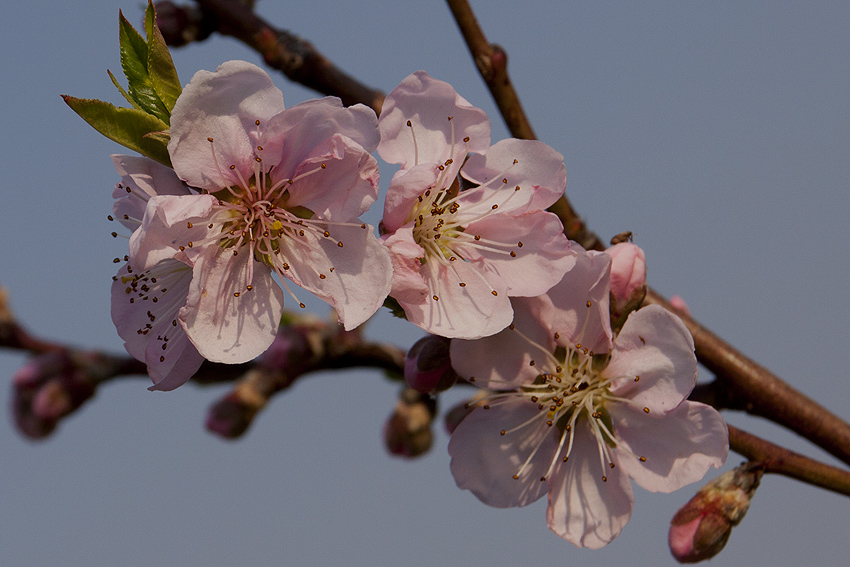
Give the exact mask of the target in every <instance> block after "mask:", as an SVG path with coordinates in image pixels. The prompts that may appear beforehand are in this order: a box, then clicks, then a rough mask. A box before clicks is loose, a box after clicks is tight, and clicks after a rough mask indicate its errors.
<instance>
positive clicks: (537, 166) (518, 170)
mask: <svg viewBox="0 0 850 567" xmlns="http://www.w3.org/2000/svg"><path fill="white" fill-rule="evenodd" d="M461 175H462V176H463V177H465V178H466V179H468V180H470V181H472V182H473V183H475V184H477V185H480V186H481V189H480V190H476V191H475V192H474V193H472V192H471V193H472V194H473V195H474V199H475V202H476V203H480V205H479V206H478V207H474V206H468V207H467V210H466V213H467V214H473V215H477V214H480V213H481V212H486V208H487V207H490V206H491V201H495V202H498V203H501V204H500V205H499V207H500V209H502V210H504V211H506V212H508V211H509V212H513V213H516V214H520V213H524V212H527V211H535V210H543V209H545V208H547V207H549V206H550V205H552V204H553V203H554V202H555V201H557V200H558V199H559V198H560V197H561V196H562V195H563V194H564V188H565V187H566V186H567V169H566V167H564V156H562V155H561V154H559V153H558V152H556V151H555V150H554V149H552V148H551V147H550V146H549V145H547V144H545V143H543V142H540V141H538V140H517V139H514V138H509V139H507V140H501V141H499V142H497V143H495V144H493V145H492V146H490V149H489V150H487V154H486V155H470V156H469V159H468V160H467V162H466V164H465V165H464V166H463V169H462V170H461ZM516 187H519V188H520V190H519V191H516V192H515V194H513V195H511V193H508V195H511V198H510V200H509V201H507V202H503V201H505V197H504V194H505V193H506V192H507V191H508V190H510V191H514V189H515V188H516ZM470 204H471V203H470ZM482 207H483V209H482Z"/></svg>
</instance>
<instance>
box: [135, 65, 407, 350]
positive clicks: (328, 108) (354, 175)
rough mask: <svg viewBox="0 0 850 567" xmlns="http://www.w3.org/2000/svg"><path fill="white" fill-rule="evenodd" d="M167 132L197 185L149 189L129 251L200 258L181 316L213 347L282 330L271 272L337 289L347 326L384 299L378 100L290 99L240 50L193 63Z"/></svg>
mask: <svg viewBox="0 0 850 567" xmlns="http://www.w3.org/2000/svg"><path fill="white" fill-rule="evenodd" d="M170 135H171V140H170V142H169V144H168V150H169V154H170V156H171V161H172V164H173V165H174V171H175V173H176V174H177V177H178V178H179V179H181V180H182V181H184V182H185V183H186V184H187V185H189V186H190V187H192V188H193V192H192V194H190V195H185V196H165V197H160V198H155V199H151V200H150V202H149V203H148V205H147V209H146V211H145V218H146V219H147V222H148V224H147V225H146V226H144V227H143V229H144V233H143V234H139V235H138V236H134V239H131V243H130V244H131V254H130V257H131V265H132V266H133V268H134V270H135V271H136V272H137V273H139V272H142V271H145V270H149V269H151V268H152V267H153V266H155V265H157V264H158V263H159V262H161V261H164V260H166V259H168V258H171V259H172V260H173V259H177V260H180V261H183V262H184V263H185V265H186V266H189V267H191V277H190V278H189V279H188V285H186V286H185V288H184V291H185V294H186V299H185V301H184V302H183V305H180V306H179V308H178V316H177V321H178V322H179V324H180V325H181V326H182V327H183V329H185V331H186V334H187V336H188V338H189V340H190V341H191V342H192V344H193V345H194V346H195V347H196V348H197V350H198V351H199V353H200V354H201V355H202V356H203V357H204V358H206V359H209V360H212V361H216V362H227V363H239V362H245V361H247V360H251V359H252V358H254V357H256V356H257V355H259V354H261V353H262V352H263V351H264V350H265V349H266V348H267V347H268V346H269V345H270V344H271V343H272V341H273V339H274V336H275V332H276V330H277V327H278V323H279V320H280V316H281V314H282V310H283V303H284V291H283V289H281V286H280V284H278V283H276V282H275V280H274V279H273V276H274V275H277V276H278V277H279V278H280V281H281V282H282V285H283V288H284V289H286V291H287V292H288V293H289V294H290V295H292V297H293V298H294V297H295V295H294V293H293V292H292V291H291V290H290V288H289V286H288V285H287V284H286V279H288V280H290V281H292V282H294V283H295V284H297V285H300V286H301V287H303V288H305V289H307V290H308V291H311V292H312V293H314V294H315V295H317V296H318V297H320V298H322V299H323V300H325V301H327V302H328V303H329V304H331V306H333V307H334V308H335V309H336V310H337V313H338V316H339V320H340V322H341V323H342V324H343V325H344V326H345V328H346V329H352V328H354V327H356V326H358V325H360V324H361V323H363V322H364V321H365V320H366V319H368V318H369V317H371V316H372V315H373V314H374V313H375V311H376V310H377V309H378V308H379V307H380V306H381V305H382V303H383V300H384V298H385V297H386V294H387V293H388V292H389V289H390V282H391V277H392V276H391V269H392V267H391V263H390V260H389V257H388V254H387V251H386V250H385V248H384V247H383V246H382V245H381V243H380V242H379V241H378V240H377V238H376V237H375V236H374V234H373V232H372V230H371V228H370V227H369V226H368V225H366V224H364V223H362V221H360V220H359V218H357V217H358V216H359V215H360V214H362V213H364V212H365V211H366V210H367V209H368V207H369V206H370V205H371V204H372V203H373V202H374V201H375V199H376V198H377V191H378V169H377V162H376V160H375V158H373V157H372V156H371V155H370V152H372V151H373V150H374V149H375V147H376V145H377V142H378V130H377V118H376V116H375V114H374V112H373V111H372V110H371V109H369V108H367V107H365V106H363V105H355V106H353V107H350V108H344V107H343V106H342V103H341V102H340V101H339V100H338V99H336V98H330V97H329V98H325V99H319V100H312V101H308V102H305V103H302V104H299V105H296V106H294V107H292V108H289V109H284V105H283V95H282V94H281V92H280V90H278V89H277V87H275V86H274V83H273V82H272V80H271V78H270V77H269V76H268V74H266V73H265V71H263V70H262V69H260V68H259V67H257V66H255V65H252V64H250V63H246V62H243V61H229V62H226V63H224V64H222V65H221V66H220V67H219V68H218V69H217V70H216V71H215V72H208V71H200V72H198V73H196V74H195V76H194V77H193V78H192V81H191V82H190V83H189V85H187V86H186V88H185V89H184V90H183V93H182V94H181V96H180V98H179V99H178V100H177V103H176V104H175V106H174V109H173V112H172V115H171V130H170ZM178 253H179V254H178ZM172 266H174V267H177V266H176V264H172ZM284 278H285V279H284ZM183 283H186V282H185V281H184V280H181V284H183ZM296 301H297V300H296ZM298 303H300V301H298ZM301 305H302V306H303V304H301Z"/></svg>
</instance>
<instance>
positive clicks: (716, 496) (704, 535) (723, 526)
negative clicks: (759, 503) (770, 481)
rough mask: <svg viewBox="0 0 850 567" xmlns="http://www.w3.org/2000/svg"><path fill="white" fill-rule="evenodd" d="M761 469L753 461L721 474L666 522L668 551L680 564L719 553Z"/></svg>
mask: <svg viewBox="0 0 850 567" xmlns="http://www.w3.org/2000/svg"><path fill="white" fill-rule="evenodd" d="M762 474H763V470H762V469H761V468H760V467H759V466H758V465H757V464H753V463H745V464H743V465H741V466H740V467H738V468H736V469H734V470H731V471H729V472H726V473H723V474H722V475H720V476H718V477H717V478H715V479H714V480H713V481H711V482H710V483H708V484H707V485H705V486H704V487H703V488H701V489H700V491H699V492H697V494H696V495H695V496H694V497H693V498H691V499H690V500H689V501H688V503H687V504H685V505H684V506H683V507H682V509H681V510H679V511H678V512H676V515H675V516H673V519H672V520H671V522H670V533H669V535H668V543H669V545H670V552H671V553H672V554H673V557H674V558H675V559H676V561H678V562H680V563H696V562H698V561H703V560H705V559H710V558H712V557H714V556H715V555H717V554H718V553H720V551H721V550H722V549H723V547H724V546H725V545H726V542H727V541H728V540H729V534H731V533H732V528H733V527H735V526H737V525H738V524H739V523H740V521H741V520H742V519H743V518H744V515H745V514H746V513H747V510H748V509H749V507H750V500H751V499H752V497H753V495H754V494H755V491H756V488H758V485H759V481H760V480H761V476H762Z"/></svg>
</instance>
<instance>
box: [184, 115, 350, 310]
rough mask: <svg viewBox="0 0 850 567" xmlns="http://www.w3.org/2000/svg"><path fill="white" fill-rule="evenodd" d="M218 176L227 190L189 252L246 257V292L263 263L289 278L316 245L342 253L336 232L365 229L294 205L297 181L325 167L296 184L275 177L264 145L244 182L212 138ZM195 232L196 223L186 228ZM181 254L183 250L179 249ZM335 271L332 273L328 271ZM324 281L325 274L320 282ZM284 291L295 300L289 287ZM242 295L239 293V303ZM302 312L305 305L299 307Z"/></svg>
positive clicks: (322, 166)
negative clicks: (203, 249) (212, 249)
mask: <svg viewBox="0 0 850 567" xmlns="http://www.w3.org/2000/svg"><path fill="white" fill-rule="evenodd" d="M256 124H257V137H258V139H260V138H261V132H260V121H259V120H258V121H257V122H256ZM208 141H209V142H210V149H211V151H212V155H213V159H214V161H215V164H216V167H217V169H218V173H219V175H220V176H221V178H222V179H223V180H225V183H224V184H225V188H224V189H221V190H219V191H216V192H215V193H213V194H212V195H213V196H214V197H216V198H217V199H218V203H217V204H216V205H215V207H214V211H213V214H212V215H211V217H210V218H209V219H208V220H207V221H206V222H208V225H207V228H208V232H207V236H206V238H204V239H203V240H202V241H196V242H189V243H187V246H188V247H189V248H192V247H197V246H204V245H209V244H215V245H217V246H219V247H220V248H222V249H227V250H231V251H232V253H233V255H234V256H240V255H243V256H244V257H245V260H244V261H245V265H244V276H245V288H244V289H245V291H251V290H252V289H253V286H252V282H253V273H254V262H255V261H256V262H262V263H264V264H266V265H268V266H269V267H271V268H272V269H273V270H274V271H275V272H276V273H277V274H278V275H280V276H285V275H286V272H287V271H289V270H290V268H291V266H290V262H292V261H293V258H296V257H297V258H299V259H300V258H306V257H309V256H310V255H309V254H308V253H306V252H305V249H310V250H312V249H314V248H315V247H316V246H317V241H320V240H322V239H329V240H330V241H331V242H333V243H335V244H336V245H337V246H338V247H340V248H342V247H343V246H344V245H343V242H342V241H341V240H338V239H335V238H334V237H333V236H331V227H332V226H358V227H360V228H363V229H365V228H366V225H365V224H362V223H341V222H331V221H328V220H327V219H322V218H320V217H318V216H317V215H316V214H315V213H314V212H313V211H311V210H310V209H307V208H306V207H303V206H298V205H291V204H290V203H289V201H290V197H291V194H290V191H289V190H290V188H291V187H292V186H293V185H294V184H296V183H297V182H298V181H300V180H302V179H304V178H306V177H309V176H312V175H317V174H321V173H322V172H323V171H325V169H326V168H327V165H326V164H325V163H317V164H316V165H315V167H314V168H312V169H309V170H307V171H305V172H303V173H300V174H299V175H297V176H295V177H293V178H286V177H284V178H278V179H276V177H277V176H276V175H274V169H275V168H274V166H272V167H266V166H264V164H263V160H262V157H261V155H262V152H263V146H262V144H258V145H257V147H256V151H255V152H254V154H253V164H254V168H253V174H252V175H251V176H250V177H249V178H247V179H246V177H245V176H244V175H243V174H242V173H241V172H240V171H239V169H238V168H237V167H236V166H235V165H230V166H229V167H227V168H226V169H222V168H221V164H220V163H219V162H218V159H217V157H216V152H215V147H214V140H213V139H212V138H208ZM188 228H192V223H188ZM181 249H184V248H183V247H181ZM329 269H330V271H331V272H332V271H333V267H330V268H329ZM319 277H320V278H322V279H325V278H326V277H327V276H326V275H325V274H320V276H319ZM281 282H282V284H283V287H284V288H285V289H286V290H287V291H288V292H289V293H290V295H292V296H293V298H294V297H295V296H294V294H293V293H292V291H291V290H290V289H289V286H287V285H286V282H285V281H283V280H281ZM240 293H241V292H235V293H234V296H236V297H239V295H240ZM299 305H300V306H301V307H302V308H303V307H304V304H303V303H301V302H299Z"/></svg>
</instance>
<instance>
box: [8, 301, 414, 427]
mask: <svg viewBox="0 0 850 567" xmlns="http://www.w3.org/2000/svg"><path fill="white" fill-rule="evenodd" d="M285 317H286V323H285V324H284V325H282V326H281V327H280V329H279V330H278V334H277V336H276V337H275V341H274V343H273V344H272V345H271V347H269V349H268V350H267V351H266V352H265V353H263V354H262V355H261V356H260V357H259V358H257V359H256V360H253V361H251V362H248V363H243V364H218V363H214V362H210V361H204V363H203V364H202V365H201V367H200V369H199V370H198V371H197V372H196V373H195V375H194V376H193V377H192V380H191V381H192V383H194V384H200V385H206V384H219V383H223V382H233V383H234V387H233V390H232V391H231V393H229V394H227V395H226V396H225V397H224V398H223V399H221V400H220V401H218V402H216V403H215V404H214V405H213V406H212V408H211V409H210V414H209V416H208V418H207V428H208V429H210V430H212V431H213V432H215V433H218V434H220V435H223V436H225V437H231V438H232V437H237V436H239V435H241V434H242V433H244V432H245V431H246V430H247V429H248V427H249V426H250V424H251V422H252V421H253V419H254V417H255V416H256V415H257V414H258V413H259V411H260V410H261V409H262V408H263V407H265V405H266V403H267V402H268V400H270V399H271V397H272V396H274V395H275V394H276V393H278V392H281V391H283V390H286V389H288V388H289V387H290V386H291V385H292V384H293V383H294V382H295V381H296V380H297V379H299V378H301V377H303V376H305V375H307V374H311V373H314V372H317V371H321V370H336V369H343V368H375V369H379V370H384V371H386V372H388V373H389V374H391V375H394V376H398V377H400V376H401V375H402V374H403V372H404V356H405V352H404V351H403V350H402V349H400V348H397V347H394V346H392V345H386V344H380V343H373V342H369V341H366V340H364V339H363V336H362V334H361V332H360V330H359V329H355V330H354V331H346V330H345V329H343V328H342V327H341V326H340V325H338V324H336V323H330V322H326V321H322V320H318V319H316V318H315V317H312V316H309V315H308V316H300V315H295V314H292V313H287V314H286V315H285ZM0 347H6V348H11V349H15V350H23V351H27V352H30V353H32V354H34V355H35V356H34V357H33V358H31V359H30V360H28V361H27V362H26V363H25V364H24V366H23V367H21V368H20V369H19V370H18V371H17V372H16V373H15V375H14V376H13V377H12V380H11V382H12V389H13V392H12V409H13V412H14V417H15V423H16V424H17V426H18V431H20V432H21V433H22V434H23V435H25V436H27V437H29V438H30V439H43V438H45V437H47V436H48V435H50V434H51V433H52V432H53V431H54V430H55V429H56V427H57V426H58V424H59V423H60V421H61V420H62V419H64V418H65V417H67V416H68V415H71V414H72V413H74V412H76V411H77V410H78V409H80V408H81V407H82V406H83V405H84V404H85V403H86V402H87V401H88V400H90V399H92V398H93V397H94V396H95V394H96V393H97V389H98V388H99V387H100V386H101V385H102V384H105V383H106V382H110V381H112V380H115V379H118V378H124V377H127V376H143V377H146V376H147V368H146V367H145V364H144V363H143V362H140V361H138V360H136V359H134V358H132V357H129V356H126V355H113V354H109V353H103V352H100V351H92V350H85V349H77V348H73V347H70V346H67V345H62V344H57V343H53V342H50V341H46V340H42V339H39V338H37V337H35V336H34V335H32V334H31V333H29V332H28V331H27V330H26V329H24V327H23V326H22V325H20V324H19V323H18V322H17V320H16V319H15V317H14V315H13V314H12V312H11V310H10V309H9V308H8V305H7V303H6V292H5V290H4V289H3V288H2V287H0Z"/></svg>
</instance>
